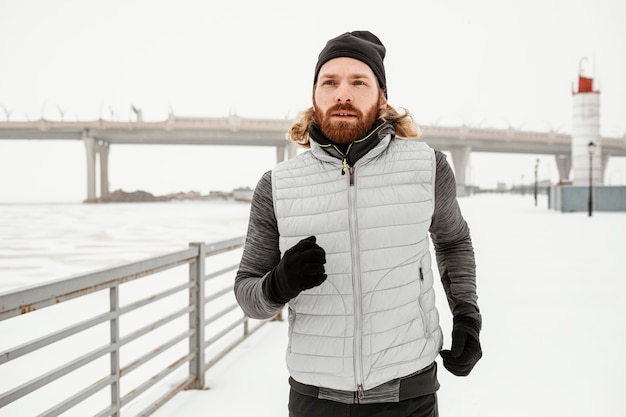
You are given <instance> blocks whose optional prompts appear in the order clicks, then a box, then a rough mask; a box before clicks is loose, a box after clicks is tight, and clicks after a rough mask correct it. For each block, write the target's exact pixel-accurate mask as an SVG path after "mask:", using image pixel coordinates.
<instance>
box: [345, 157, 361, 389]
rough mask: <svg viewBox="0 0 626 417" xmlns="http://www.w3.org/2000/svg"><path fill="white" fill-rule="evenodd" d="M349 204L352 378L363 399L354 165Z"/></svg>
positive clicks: (359, 269) (350, 181) (359, 271)
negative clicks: (352, 340)
mask: <svg viewBox="0 0 626 417" xmlns="http://www.w3.org/2000/svg"><path fill="white" fill-rule="evenodd" d="M349 172H350V179H349V184H350V187H349V196H350V198H349V204H350V207H349V208H350V240H351V242H352V252H351V257H352V259H351V261H352V289H353V296H354V342H353V345H354V346H353V349H354V352H353V356H354V378H355V383H356V386H357V399H359V400H361V399H363V394H364V392H363V391H364V390H363V346H362V342H363V341H362V337H363V311H362V305H361V296H362V290H361V280H360V276H361V268H360V263H359V240H358V235H357V231H358V230H359V229H358V224H357V217H356V208H357V207H356V188H355V187H353V185H354V167H350V169H349Z"/></svg>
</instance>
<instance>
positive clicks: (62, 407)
mask: <svg viewBox="0 0 626 417" xmlns="http://www.w3.org/2000/svg"><path fill="white" fill-rule="evenodd" d="M115 379H116V378H115V376H113V375H109V376H107V377H106V378H104V379H101V380H100V381H98V382H96V383H94V384H92V385H91V386H89V387H87V388H85V389H84V390H82V391H80V392H78V393H76V394H75V395H73V396H71V397H70V398H67V399H66V400H65V401H63V402H61V403H58V404H57V405H55V406H54V407H52V408H50V409H48V410H46V411H44V412H43V413H41V414H39V416H37V417H56V416H59V415H61V414H62V413H64V412H65V411H67V410H69V409H70V408H72V407H74V406H75V405H76V404H78V403H80V402H82V401H84V400H85V399H86V398H89V397H91V396H92V395H93V394H94V393H96V392H98V391H100V390H101V389H103V388H104V387H106V386H109V385H111V383H113V382H114V381H115Z"/></svg>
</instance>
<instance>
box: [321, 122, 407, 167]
mask: <svg viewBox="0 0 626 417" xmlns="http://www.w3.org/2000/svg"><path fill="white" fill-rule="evenodd" d="M389 135H391V137H393V136H395V131H394V129H393V126H391V125H390V124H389V123H385V122H382V121H380V120H378V121H377V122H376V123H375V124H374V128H373V129H372V130H371V131H370V132H369V133H368V134H367V135H366V136H365V137H363V138H361V139H358V140H355V141H354V142H352V143H350V144H348V145H337V144H335V143H333V142H332V141H331V140H330V139H328V138H327V137H326V136H325V135H324V134H323V133H322V131H321V129H320V128H319V126H317V124H315V123H312V124H311V126H310V127H309V136H310V137H311V139H312V144H311V145H312V146H311V149H312V150H313V149H314V145H313V144H316V145H318V146H319V148H320V149H321V150H323V151H324V152H325V153H326V154H327V155H330V156H332V157H333V158H336V159H339V160H342V161H343V164H344V167H345V166H354V164H355V163H356V162H357V161H359V160H360V159H361V158H362V157H363V156H365V155H366V154H367V153H368V152H369V151H371V150H372V149H374V148H375V147H376V146H377V145H379V144H380V143H381V142H382V141H383V139H385V138H386V137H387V136H389ZM314 154H316V152H314ZM317 155H319V153H317Z"/></svg>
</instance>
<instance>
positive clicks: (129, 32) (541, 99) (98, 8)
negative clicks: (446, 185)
mask: <svg viewBox="0 0 626 417" xmlns="http://www.w3.org/2000/svg"><path fill="white" fill-rule="evenodd" d="M624 21H626V2H625V1H623V0H599V1H594V2H582V1H571V0H569V1H568V0H553V1H551V0H529V1H501V0H477V1H463V0H448V1H446V0H432V1H430V0H419V1H405V2H403V1H397V2H380V1H354V2H337V1H334V0H331V1H326V0H322V1H317V2H300V1H288V0H269V1H255V0H240V1H237V0H232V1H228V2H208V1H190V0H175V1H174V0H172V1H154V0H152V1H150V0H134V1H133V0H107V1H85V0H56V1H54V2H50V1H43V0H40V1H38V0H0V51H1V53H2V65H0V105H1V106H2V107H0V120H6V118H7V117H9V118H10V120H37V119H39V118H41V117H44V118H46V119H52V120H61V119H62V118H63V119H65V120H93V119H97V118H99V117H103V118H105V119H111V118H113V119H115V120H120V121H125V120H129V119H130V118H131V117H134V116H133V115H132V114H131V110H130V108H131V106H132V105H134V106H136V107H138V108H140V109H141V110H142V112H143V115H144V119H145V120H162V119H165V118H166V117H167V115H168V113H169V112H170V111H172V112H174V114H176V115H179V116H198V117H221V116H226V115H228V114H230V113H237V114H238V115H240V116H242V117H267V118H283V117H294V116H295V115H296V114H297V112H298V111H300V110H303V109H304V108H306V107H308V106H309V104H310V93H311V84H312V78H313V69H314V66H315V62H316V59H317V54H318V53H319V51H320V50H321V49H322V48H323V47H324V44H325V43H326V41H327V40H328V39H330V38H331V37H334V36H336V35H338V34H340V33H343V32H346V31H351V30H362V29H366V30H371V31H372V32H374V33H375V34H376V35H378V36H379V38H380V39H381V40H382V41H383V43H384V44H385V45H386V47H387V58H386V60H385V63H386V71H387V84H388V89H389V100H390V103H391V104H392V105H394V106H396V107H405V108H407V109H409V110H410V111H411V112H412V113H413V114H414V116H415V118H416V120H417V121H418V123H422V124H440V125H460V124H463V123H465V124H468V125H472V126H482V127H499V128H506V127H509V126H511V127H514V128H518V129H524V130H542V131H548V130H551V129H553V130H557V131H560V132H567V133H570V132H571V108H572V97H571V92H572V88H573V84H574V82H575V81H576V80H577V77H578V73H579V70H580V69H581V60H582V59H583V57H587V58H588V61H587V63H586V64H584V65H582V70H583V71H584V72H585V74H586V75H588V76H592V77H594V78H595V79H596V86H597V87H598V88H599V89H600V90H601V100H600V102H601V134H602V135H603V136H613V137H622V136H624V134H626V110H625V109H626V79H625V78H626V76H625V74H626V25H625V24H624ZM84 154H85V152H84V147H83V145H82V144H80V143H79V142H71V141H70V142H63V143H55V144H49V143H42V142H25V141H10V142H6V141H2V142H0V194H2V195H0V201H8V200H16V199H25V200H32V199H33V198H31V197H32V196H33V195H34V194H36V195H38V196H39V198H43V195H44V194H46V195H49V197H47V199H48V200H50V199H51V200H55V199H60V200H68V199H69V200H81V199H83V198H84V197H85V193H86V180H85V176H86V175H85V172H84V170H85V155H84ZM535 158H536V156H532V155H530V156H526V157H520V156H510V155H507V156H504V155H500V154H490V155H486V154H474V155H472V162H471V167H470V172H469V177H470V180H474V181H475V182H477V183H482V184H484V185H491V184H493V183H495V182H496V181H503V182H507V183H516V182H520V181H522V179H523V178H525V179H526V180H528V178H529V177H530V176H532V173H533V166H534V160H535ZM623 159H625V158H620V161H619V163H618V162H617V161H612V162H610V163H609V168H612V169H609V172H607V180H608V182H609V183H610V182H619V181H621V182H622V183H624V182H626V168H623V166H624V164H622V165H620V163H622V162H623V161H621V160H623ZM138 162H141V163H138ZM274 163H275V158H274V151H273V150H269V149H256V148H253V149H245V150H241V149H234V148H220V149H216V148H215V147H211V148H210V149H209V147H203V148H202V149H201V148H200V147H158V146H156V147H145V146H144V147H133V146H130V145H127V146H121V145H120V146H117V147H113V148H112V149H111V155H110V170H109V175H110V182H111V188H112V189H115V188H123V189H125V190H129V191H130V190H133V189H145V190H148V191H151V192H154V193H162V192H169V191H183V190H185V189H196V190H199V191H203V192H206V191H207V190H208V189H231V188H233V187H237V186H243V185H249V186H254V185H255V184H256V180H257V179H258V176H259V175H260V174H262V172H264V171H265V170H268V169H271V168H272V167H273V165H274ZM44 172H45V175H41V174H37V173H44ZM225 173H226V175H225ZM540 175H541V176H542V177H545V178H550V177H552V178H553V179H554V178H555V175H556V168H555V164H554V161H553V159H552V158H551V157H547V156H546V157H542V158H541V164H540ZM218 176H219V178H218ZM18 178H19V180H20V181H16V179H18ZM7 182H8V183H7ZM20 188H28V189H30V190H35V192H34V193H33V192H30V193H27V194H28V195H23V192H22V191H20ZM44 199H45V198H44Z"/></svg>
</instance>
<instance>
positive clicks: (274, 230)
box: [235, 151, 479, 319]
mask: <svg viewBox="0 0 626 417" xmlns="http://www.w3.org/2000/svg"><path fill="white" fill-rule="evenodd" d="M435 154H436V158H437V161H436V164H437V171H436V174H435V209H434V213H433V216H432V221H431V225H430V234H431V238H432V241H433V245H434V249H435V256H436V259H437V266H438V268H439V274H440V276H441V281H442V283H443V287H444V289H445V292H446V296H447V298H448V304H449V305H450V309H451V311H452V314H453V315H454V316H457V315H466V314H468V315H477V314H478V313H479V309H478V304H477V295H476V265H475V259H474V249H473V246H472V241H471V237H470V232H469V227H468V225H467V223H466V222H465V220H464V219H463V216H462V214H461V210H460V208H459V204H458V202H457V200H456V181H455V179H454V174H453V172H452V169H451V168H450V165H449V164H448V162H447V160H446V156H445V155H444V154H443V153H441V152H439V151H435ZM271 178H272V177H271V171H268V172H266V173H265V174H264V175H263V176H262V177H261V179H260V181H259V183H258V184H257V186H256V188H255V191H254V196H253V198H252V203H251V208H250V220H249V224H248V233H247V236H246V243H245V246H244V251H243V256H242V259H241V263H240V266H239V270H238V271H237V276H236V278H235V296H236V297H237V301H238V303H239V305H240V306H241V308H242V309H243V311H244V312H245V313H246V314H247V315H248V316H250V317H252V318H258V319H265V318H270V317H272V316H274V315H275V314H276V313H278V311H280V309H281V308H282V307H283V306H282V305H279V304H275V303H272V302H271V301H269V300H268V299H266V298H265V296H264V295H263V291H262V282H263V280H264V279H265V276H266V275H267V273H268V272H269V271H271V270H272V269H273V268H274V267H275V266H276V265H277V264H278V262H279V261H280V250H279V246H278V236H279V234H278V225H277V221H276V217H275V214H274V207H273V199H272V183H271V181H272V179H271Z"/></svg>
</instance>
